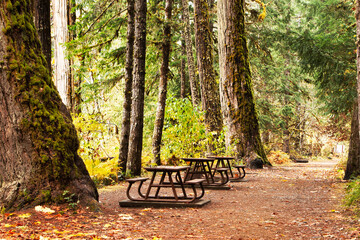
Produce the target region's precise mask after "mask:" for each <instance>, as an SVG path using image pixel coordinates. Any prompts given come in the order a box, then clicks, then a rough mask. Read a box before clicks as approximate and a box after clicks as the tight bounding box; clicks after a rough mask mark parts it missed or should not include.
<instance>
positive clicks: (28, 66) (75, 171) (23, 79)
mask: <svg viewBox="0 0 360 240" xmlns="http://www.w3.org/2000/svg"><path fill="white" fill-rule="evenodd" d="M18 3H19V2H18V1H15V2H14V3H13V4H12V2H11V1H5V0H1V4H0V6H2V7H1V14H0V39H1V41H0V102H1V104H2V105H1V106H2V107H1V108H0V206H3V207H5V208H6V209H7V210H14V209H20V208H22V207H25V206H34V205H38V204H43V203H50V202H61V201H63V202H65V200H64V193H65V191H69V194H70V195H72V194H75V195H76V198H77V199H79V200H80V204H91V205H92V206H94V207H97V206H98V202H97V200H98V192H97V190H96V187H95V184H94V183H93V181H92V180H91V178H90V176H89V173H88V171H87V170H86V167H85V164H84V163H83V161H82V159H81V158H80V157H79V155H78V154H77V150H78V147H79V141H78V139H77V135H76V130H75V127H74V125H73V124H72V119H71V116H70V114H69V112H68V111H67V109H66V107H65V105H64V104H63V103H62V101H61V98H60V96H59V94H58V92H57V90H56V88H55V86H54V84H53V82H52V80H51V76H50V74H49V72H48V71H47V62H46V61H45V57H44V55H43V54H42V52H41V43H40V41H39V38H38V35H37V32H36V30H35V26H34V23H33V15H32V12H31V5H30V0H25V1H22V4H18ZM5 6H6V7H5ZM22 21H25V22H23V25H19V23H20V22H22ZM39 56H40V57H39ZM70 195H69V196H70ZM69 196H67V197H69ZM77 199H73V200H74V201H77Z"/></svg>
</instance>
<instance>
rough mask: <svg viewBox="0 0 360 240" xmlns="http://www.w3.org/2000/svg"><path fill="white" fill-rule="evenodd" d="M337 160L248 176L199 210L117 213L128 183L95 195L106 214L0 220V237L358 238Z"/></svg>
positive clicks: (65, 211) (65, 212) (31, 212)
mask: <svg viewBox="0 0 360 240" xmlns="http://www.w3.org/2000/svg"><path fill="white" fill-rule="evenodd" d="M336 163H337V161H336V160H327V161H326V162H325V161H316V162H309V163H294V164H291V165H287V166H280V167H272V168H265V169H262V170H247V171H248V174H247V175H246V177H245V181H244V182H235V183H230V186H231V189H230V190H207V191H206V194H205V196H204V198H205V199H209V200H211V202H210V203H209V204H207V205H205V206H203V207H201V208H120V207H119V201H120V200H124V199H126V195H125V191H126V186H127V184H126V183H121V184H118V185H116V186H111V187H107V188H103V189H100V190H99V192H100V202H101V205H102V206H103V209H104V211H103V212H102V213H91V212H87V211H85V210H81V209H78V211H77V213H76V214H75V213H74V212H73V210H70V209H69V208H68V207H67V208H64V206H62V207H54V206H50V208H51V209H52V210H55V212H53V213H50V212H49V213H46V211H36V210H35V209H28V210H25V211H21V212H15V213H12V214H2V215H0V239H129V240H130V239H149V240H154V239H163V240H165V239H214V240H215V239H234V240H239V239H360V221H359V220H358V219H357V218H355V216H354V213H353V212H352V211H350V210H348V209H346V208H345V207H344V206H343V205H342V199H343V196H344V191H345V187H346V183H345V182H344V181H341V180H339V179H337V178H336V177H334V176H335V175H336V173H335V172H336V171H335V170H334V167H335V165H336Z"/></svg>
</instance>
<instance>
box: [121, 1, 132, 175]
mask: <svg viewBox="0 0 360 240" xmlns="http://www.w3.org/2000/svg"><path fill="white" fill-rule="evenodd" d="M134 8H135V0H128V1H127V14H128V18H127V43H126V62H125V85H124V103H123V113H122V114H123V115H122V124H121V135H120V150H119V167H120V168H121V170H122V172H123V173H125V172H126V164H127V157H128V152H129V136H130V118H131V89H132V81H133V63H134V56H133V55H134V37H135V9H134Z"/></svg>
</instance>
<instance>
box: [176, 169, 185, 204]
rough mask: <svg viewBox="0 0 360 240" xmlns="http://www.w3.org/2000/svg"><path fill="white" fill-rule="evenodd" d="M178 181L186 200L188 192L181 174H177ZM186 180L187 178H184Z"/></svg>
mask: <svg viewBox="0 0 360 240" xmlns="http://www.w3.org/2000/svg"><path fill="white" fill-rule="evenodd" d="M176 179H177V181H178V183H179V184H180V186H181V190H182V192H183V195H184V197H185V198H186V197H187V196H186V191H185V188H184V183H183V181H182V179H181V175H180V172H177V173H176ZM184 179H186V178H184Z"/></svg>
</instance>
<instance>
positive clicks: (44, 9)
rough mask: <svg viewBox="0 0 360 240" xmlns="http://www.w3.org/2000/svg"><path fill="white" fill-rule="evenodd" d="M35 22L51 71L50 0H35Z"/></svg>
mask: <svg viewBox="0 0 360 240" xmlns="http://www.w3.org/2000/svg"><path fill="white" fill-rule="evenodd" d="M33 7H34V11H33V12H34V22H35V27H36V30H37V32H38V35H39V38H40V42H41V46H42V52H43V53H44V55H45V59H46V63H47V64H46V67H47V68H48V69H49V72H50V73H51V24H50V0H37V1H34V5H33Z"/></svg>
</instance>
